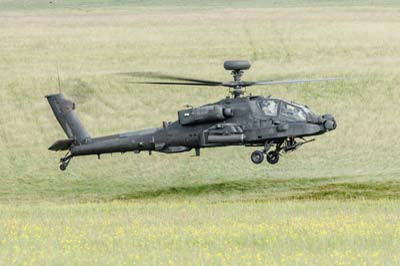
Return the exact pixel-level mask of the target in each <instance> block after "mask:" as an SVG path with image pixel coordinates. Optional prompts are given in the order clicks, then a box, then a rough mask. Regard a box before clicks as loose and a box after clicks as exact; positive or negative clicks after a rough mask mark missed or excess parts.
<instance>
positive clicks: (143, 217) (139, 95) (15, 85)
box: [0, 0, 400, 265]
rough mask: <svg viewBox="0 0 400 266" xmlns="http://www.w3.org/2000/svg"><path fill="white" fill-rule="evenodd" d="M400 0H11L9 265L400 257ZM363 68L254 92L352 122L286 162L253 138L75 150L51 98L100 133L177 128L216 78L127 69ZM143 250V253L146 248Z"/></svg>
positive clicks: (7, 31)
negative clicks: (131, 149)
mask: <svg viewBox="0 0 400 266" xmlns="http://www.w3.org/2000/svg"><path fill="white" fill-rule="evenodd" d="M399 11H400V3H398V1H389V0H387V1H361V0H360V1H311V0H308V1H306V0H302V1H282V2H279V3H278V2H277V1H254V2H253V3H252V4H249V3H248V2H247V1H233V2H231V4H229V5H228V4H227V3H225V2H224V1H206V2H193V3H187V2H183V1H163V2H157V1H150V2H147V1H146V2H145V1H94V0H92V1H89V0H88V1H73V2H68V1H55V2H53V4H50V3H49V2H48V1H40V0H37V1H22V2H18V1H9V0H0V29H1V30H0V40H1V41H0V265H3V264H4V265H9V264H24V263H25V264H28V265H29V264H47V265H54V264H60V265H63V264H88V263H89V264H96V265H98V264H104V265H111V264H145V265H160V264H164V265H168V264H172V265H176V264H177V265H187V264H188V261H190V262H191V263H192V264H193V265H210V264H217V265H218V264H221V265H246V264H249V265H266V264H274V265H282V264H286V265H307V264H320V265H321V264H325V265H330V264H332V263H333V264H336V265H382V264H385V265H398V264H399V260H400V258H399V256H398V255H397V254H400V245H399V244H400V243H399V237H400V231H399V228H400V224H399V222H398V221H399V218H400V215H399V214H400V207H399V196H400V166H399V165H400V143H399V142H398V140H397V139H398V135H399V133H398V132H400V123H399V122H398V117H400V107H399V100H398V99H399V96H400V89H399V85H398V84H399V83H400V76H399V74H400V72H399V68H398V66H399V63H400V32H399V31H398V29H399V27H400V16H399ZM234 58H240V59H249V60H251V61H252V68H251V69H250V70H249V71H247V72H246V73H245V78H247V79H249V80H253V79H274V78H312V77H323V76H344V77H350V78H351V79H350V80H346V81H340V82H331V83H321V84H308V85H305V84H302V85H296V86H288V87H285V86H277V87H265V88H254V89H251V93H252V94H262V95H273V96H276V97H282V98H286V99H290V100H294V101H296V102H299V103H304V104H307V105H309V106H310V107H311V108H312V110H314V111H316V112H317V113H332V114H334V115H335V118H336V119H337V121H338V128H337V129H336V130H335V131H334V132H331V133H329V134H326V135H324V136H321V137H318V138H317V141H316V142H313V143H311V144H308V145H305V146H304V147H302V148H301V149H300V150H298V151H296V152H295V153H291V154H287V155H285V156H284V157H283V158H282V160H281V161H280V162H279V164H278V165H274V166H271V165H268V164H263V165H260V166H255V165H254V164H252V163H251V161H250V159H249V156H250V153H251V152H252V149H249V148H224V149H210V150H204V151H202V156H201V157H199V158H195V157H191V155H193V154H192V153H184V154H177V155H165V154H153V155H152V156H151V157H149V156H148V155H147V154H144V153H141V154H125V155H119V154H114V155H113V156H109V155H105V156H102V158H101V160H100V161H98V160H97V158H96V157H87V158H77V159H74V160H72V162H71V164H70V166H69V168H68V170H67V171H66V172H60V171H59V170H58V160H59V158H60V157H61V156H62V154H56V153H52V152H50V151H48V150H47V147H48V146H49V145H50V144H52V143H53V142H54V141H55V140H57V139H61V138H64V135H63V134H64V133H63V132H62V130H61V128H60V127H59V126H58V124H57V122H56V120H55V118H54V117H53V115H52V113H51V110H50V108H49V106H48V104H47V102H46V100H45V99H44V95H46V94H49V93H53V92H57V91H58V86H57V68H58V70H59V71H58V72H59V74H60V78H61V87H62V91H63V92H64V93H65V94H66V95H68V96H69V97H70V98H72V99H73V100H74V101H75V102H76V105H77V111H78V113H79V115H80V117H81V119H82V121H83V123H84V124H85V126H86V127H87V128H88V130H89V132H90V133H91V135H92V136H100V135H106V134H112V133H117V132H124V131H130V130H136V129H143V128H146V127H157V126H161V122H162V121H164V120H166V121H173V120H176V118H177V114H176V111H177V110H179V109H181V108H183V105H186V104H192V105H195V106H196V105H201V104H204V103H207V102H213V101H217V100H219V99H220V98H222V97H224V96H225V95H226V94H227V91H226V90H225V89H215V88H191V89H188V88H168V89H166V88H162V87H158V86H154V87H146V86H140V85H132V84H129V81H131V80H129V79H126V78H122V77H119V76H116V75H112V73H115V72H121V71H163V72H166V73H169V74H177V75H187V76H193V77H198V78H206V79H207V78H208V79H216V80H229V79H230V78H231V77H230V76H229V73H228V72H226V71H225V70H223V68H222V63H223V61H224V60H226V59H234ZM136 256H138V257H136Z"/></svg>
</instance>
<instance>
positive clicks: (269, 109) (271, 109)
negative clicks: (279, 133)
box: [258, 100, 278, 116]
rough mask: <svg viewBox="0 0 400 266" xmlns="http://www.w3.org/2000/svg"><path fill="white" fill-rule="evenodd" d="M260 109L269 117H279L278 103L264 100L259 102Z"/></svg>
mask: <svg viewBox="0 0 400 266" xmlns="http://www.w3.org/2000/svg"><path fill="white" fill-rule="evenodd" d="M258 105H259V107H260V109H261V110H262V111H263V113H264V114H265V115H267V116H277V115H278V103H277V102H276V101H274V100H262V101H260V102H258Z"/></svg>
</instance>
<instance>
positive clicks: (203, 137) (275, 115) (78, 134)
mask: <svg viewBox="0 0 400 266" xmlns="http://www.w3.org/2000/svg"><path fill="white" fill-rule="evenodd" d="M250 66H251V64H250V62H249V61H247V60H228V61H225V62H224V68H225V70H228V71H230V72H231V74H232V76H233V81H228V82H219V81H210V80H202V79H192V78H184V77H178V76H172V75H165V74H157V73H147V74H145V73H143V75H142V76H146V77H152V78H157V80H158V81H145V82H134V83H136V84H150V85H172V86H206V87H218V86H220V87H221V86H222V87H228V88H229V92H230V94H231V96H227V97H226V98H225V99H222V100H220V101H218V102H215V103H210V104H205V105H203V106H200V107H196V108H195V107H190V106H187V108H185V109H183V110H179V111H178V120H177V121H175V122H163V123H162V127H159V128H150V129H145V130H139V131H133V132H127V133H121V134H116V135H110V136H102V137H96V138H93V137H91V136H90V134H89V133H88V131H87V130H86V128H85V127H84V126H83V124H82V123H81V121H80V120H79V118H78V116H77V114H76V112H75V103H73V102H72V101H71V100H69V99H67V98H66V97H65V96H64V95H63V94H62V93H58V94H51V95H47V96H45V97H46V98H47V100H48V102H49V104H50V106H51V109H52V111H53V113H54V115H55V117H56V119H57V120H58V122H59V124H60V126H61V127H62V129H63V130H64V132H65V134H66V135H67V139H62V140H58V141H56V142H55V143H54V144H52V145H51V146H50V147H49V150H51V151H67V153H66V154H65V156H64V157H62V158H61V159H60V166H59V168H60V170H62V171H64V170H66V168H67V167H68V165H69V163H70V161H71V159H72V158H74V157H78V156H86V155H97V156H98V158H99V159H100V155H102V154H106V153H115V152H121V153H126V152H134V153H139V152H142V151H148V153H149V154H150V155H151V154H152V152H153V151H154V152H160V153H167V154H169V153H180V152H188V151H190V150H192V149H194V150H195V155H196V156H200V150H201V149H204V148H214V147H225V146H231V145H236V146H237V145H242V146H247V147H259V149H257V150H255V151H253V152H252V153H251V156H250V159H251V161H252V162H253V163H254V164H261V163H262V162H263V161H264V159H266V161H267V162H268V163H270V164H276V163H278V161H279V158H280V156H281V154H282V153H286V152H290V151H294V150H296V149H297V148H299V147H300V146H302V145H304V144H306V143H309V142H312V141H314V139H309V140H306V139H305V138H306V137H311V136H316V135H321V134H324V133H326V132H329V131H332V130H334V129H336V126H337V124H336V120H335V118H334V117H333V116H332V115H331V114H325V115H318V114H316V113H314V112H312V111H311V110H310V109H309V108H308V107H307V106H306V105H301V104H297V103H294V102H291V101H288V100H285V99H279V98H273V97H270V96H268V97H263V96H252V95H248V96H245V95H244V94H245V89H246V88H247V87H251V86H256V85H264V86H267V85H279V84H294V83H305V82H322V81H332V80H341V79H343V78H320V79H303V80H278V81H276V80H265V81H243V80H242V79H241V78H242V75H243V73H244V70H248V69H250ZM118 74H122V75H127V76H138V73H137V72H125V73H118ZM139 76H140V73H139ZM160 80H168V81H160Z"/></svg>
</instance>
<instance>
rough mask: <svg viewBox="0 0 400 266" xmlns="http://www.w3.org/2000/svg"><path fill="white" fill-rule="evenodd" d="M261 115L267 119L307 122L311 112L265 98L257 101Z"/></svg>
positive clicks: (303, 107) (297, 106) (278, 100)
mask: <svg viewBox="0 0 400 266" xmlns="http://www.w3.org/2000/svg"><path fill="white" fill-rule="evenodd" d="M258 106H259V108H260V109H261V111H262V114H263V115H265V116H269V117H276V116H279V117H280V118H281V119H283V120H287V121H307V114H310V113H311V111H310V109H308V108H307V107H305V106H302V105H299V104H295V103H292V102H287V101H285V100H281V99H272V98H266V99H261V100H260V101H258Z"/></svg>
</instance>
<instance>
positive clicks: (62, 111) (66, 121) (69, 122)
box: [46, 93, 90, 144]
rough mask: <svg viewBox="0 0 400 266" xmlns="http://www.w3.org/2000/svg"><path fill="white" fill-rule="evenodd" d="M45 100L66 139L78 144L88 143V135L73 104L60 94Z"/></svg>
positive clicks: (52, 95)
mask: <svg viewBox="0 0 400 266" xmlns="http://www.w3.org/2000/svg"><path fill="white" fill-rule="evenodd" d="M46 98H47V100H48V101H49V104H50V106H51V109H52V110H53V113H54V115H55V116H56V118H57V120H58V123H60V125H61V127H62V128H63V130H64V132H65V134H66V135H67V137H68V139H70V140H73V141H75V142H77V143H79V144H83V143H86V142H88V141H89V140H90V135H89V133H88V132H87V130H86V128H85V127H84V126H83V125H82V123H81V121H80V120H79V118H78V116H77V115H76V113H75V111H74V110H75V103H73V102H72V101H70V100H68V99H66V98H65V97H64V95H63V94H62V93H60V94H51V95H47V96H46ZM71 144H72V143H71Z"/></svg>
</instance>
